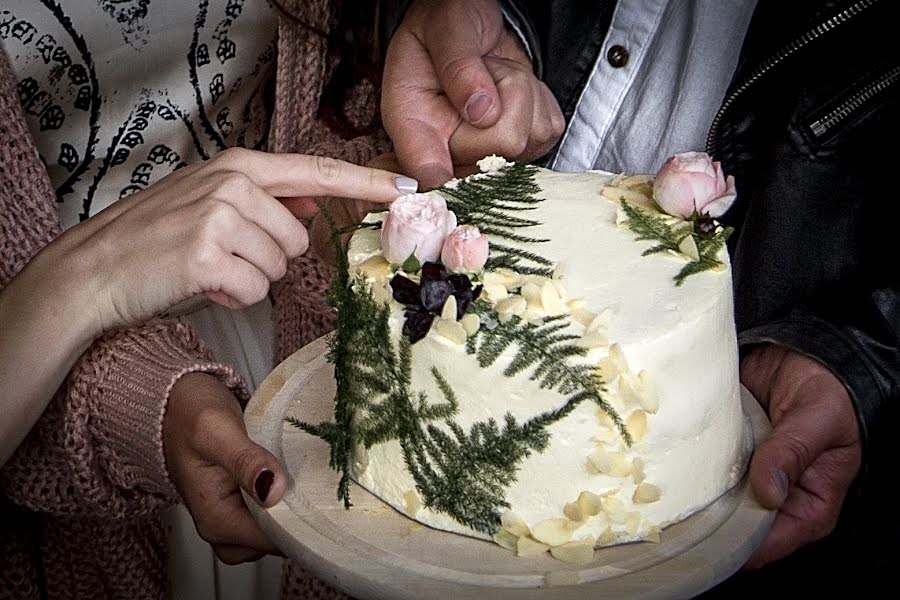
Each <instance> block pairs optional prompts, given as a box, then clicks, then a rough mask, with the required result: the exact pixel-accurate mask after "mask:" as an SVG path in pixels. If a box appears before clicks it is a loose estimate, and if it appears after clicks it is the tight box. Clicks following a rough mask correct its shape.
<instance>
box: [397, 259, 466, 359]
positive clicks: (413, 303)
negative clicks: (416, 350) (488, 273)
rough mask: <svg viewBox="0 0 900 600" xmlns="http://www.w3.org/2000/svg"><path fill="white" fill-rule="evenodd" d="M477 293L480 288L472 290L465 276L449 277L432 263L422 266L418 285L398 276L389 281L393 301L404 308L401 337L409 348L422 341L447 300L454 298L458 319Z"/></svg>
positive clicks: (436, 264) (444, 270)
mask: <svg viewBox="0 0 900 600" xmlns="http://www.w3.org/2000/svg"><path fill="white" fill-rule="evenodd" d="M481 290H482V286H481V285H478V286H476V287H475V288H474V289H473V288H472V281H471V280H470V279H469V277H468V276H467V275H462V274H456V275H451V274H450V273H448V272H447V269H446V268H444V266H443V265H442V264H440V263H434V262H426V263H425V264H424V265H422V271H421V273H420V283H416V282H415V281H412V280H411V279H408V278H407V277H404V276H403V275H399V274H398V275H394V276H393V277H392V278H391V291H392V293H393V297H394V300H396V301H397V302H399V303H400V304H403V305H404V306H405V307H406V310H405V311H404V313H403V316H404V317H406V321H405V322H404V323H403V334H404V335H405V336H407V337H408V338H409V341H410V342H411V343H413V344H414V343H416V342H418V341H419V340H421V339H422V338H423V337H425V335H426V334H427V333H428V330H429V329H430V328H431V324H432V323H433V322H434V317H435V316H436V315H439V314H440V313H441V311H442V310H443V308H444V304H445V303H446V302H447V299H448V298H449V297H450V296H453V297H454V298H456V318H457V319H460V318H462V316H463V315H464V314H465V313H466V309H468V308H469V305H471V304H472V302H473V301H474V300H475V299H476V298H478V296H479V295H480V294H481Z"/></svg>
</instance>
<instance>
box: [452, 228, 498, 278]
mask: <svg viewBox="0 0 900 600" xmlns="http://www.w3.org/2000/svg"><path fill="white" fill-rule="evenodd" d="M487 259H488V239H487V236H484V235H481V232H480V231H478V228H477V227H475V226H474V225H460V226H459V227H457V228H456V229H454V230H453V231H451V232H450V235H448V236H447V239H446V240H444V249H443V250H441V262H442V263H444V266H445V267H447V270H448V271H450V272H451V273H475V272H477V271H480V270H481V269H482V268H483V267H484V263H486V262H487Z"/></svg>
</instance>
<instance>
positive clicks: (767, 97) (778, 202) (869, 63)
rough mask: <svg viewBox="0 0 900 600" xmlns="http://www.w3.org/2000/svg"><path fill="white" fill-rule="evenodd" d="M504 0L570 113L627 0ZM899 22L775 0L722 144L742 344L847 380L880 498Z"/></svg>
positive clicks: (894, 260)
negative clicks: (620, 1)
mask: <svg viewBox="0 0 900 600" xmlns="http://www.w3.org/2000/svg"><path fill="white" fill-rule="evenodd" d="M504 7H505V9H506V14H507V17H508V18H510V19H511V20H512V21H514V22H515V23H516V25H517V27H518V29H519V30H520V32H521V33H523V34H524V36H525V37H526V39H527V41H528V43H529V46H530V50H531V51H532V53H533V57H534V62H535V68H536V71H537V73H538V74H539V75H541V76H542V78H543V79H544V81H545V82H547V84H548V85H549V87H550V88H551V90H552V91H553V92H554V94H555V95H556V97H557V99H558V100H559V102H560V106H561V107H562V108H563V112H564V114H565V115H566V118H567V120H568V118H569V117H571V115H572V112H573V110H574V108H575V103H576V102H577V100H578V95H579V93H580V91H581V88H582V87H583V85H584V84H585V82H586V80H587V77H588V75H589V74H590V71H591V69H592V67H593V65H594V64H595V62H596V60H597V59H598V52H599V50H600V48H601V47H602V45H603V41H604V37H605V33H606V29H607V28H608V25H609V21H610V18H611V15H612V8H613V7H614V3H613V2H610V1H609V0H504ZM898 23H900V2H897V1H896V0H854V1H841V2H825V1H813V0H790V1H788V2H784V1H779V0H759V3H758V4H757V8H756V11H755V13H754V17H753V20H752V22H751V25H750V28H749V30H748V33H747V36H746V38H745V41H744V45H743V49H742V58H741V61H740V64H739V67H738V69H737V72H736V73H735V75H734V78H733V82H732V85H731V87H730V91H729V92H728V94H727V95H726V99H725V101H724V102H723V104H722V107H721V109H720V110H719V112H718V114H717V115H716V117H715V120H714V122H713V125H712V128H711V130H710V132H709V136H708V142H707V148H706V149H707V151H708V152H709V153H710V154H711V155H712V156H713V157H714V158H716V159H717V160H721V161H722V164H723V167H724V170H725V172H726V173H729V174H732V175H734V176H735V178H736V180H737V181H738V182H739V188H738V189H739V195H738V200H737V202H736V204H735V205H734V207H733V208H732V209H731V210H730V211H729V212H728V213H727V214H726V215H725V216H724V218H723V220H724V221H726V222H727V223H729V224H731V225H733V226H735V228H736V232H735V234H734V235H733V236H732V238H731V240H730V246H729V249H730V251H731V254H732V263H733V269H734V280H735V307H736V318H737V323H738V330H739V336H740V342H741V345H742V347H743V348H746V347H747V345H749V344H753V343H758V342H762V341H767V340H769V341H774V342H778V343H780V344H784V345H787V346H790V347H792V348H794V349H796V350H798V351H800V352H802V353H804V354H807V355H810V356H812V357H815V358H816V359H818V360H819V361H820V362H822V363H824V364H825V365H827V366H828V367H829V368H830V369H831V370H832V371H833V372H834V373H835V374H836V375H837V377H839V378H840V379H841V381H843V382H844V384H845V385H846V386H847V389H848V390H849V391H850V395H851V397H852V399H853V402H854V403H855V406H856V410H857V414H858V416H859V420H860V424H861V428H862V432H863V436H864V474H865V476H864V477H863V478H861V481H862V482H863V485H862V486H861V487H859V486H858V487H857V488H855V490H854V495H856V494H858V493H860V490H861V489H862V490H867V493H866V496H868V497H869V499H873V498H875V499H877V498H880V497H881V493H882V491H883V489H884V488H882V485H881V484H882V483H883V482H884V481H886V480H887V479H888V478H893V473H896V472H897V467H896V465H897V462H896V460H894V459H895V458H896V457H897V455H898V452H897V450H896V445H895V444H893V443H892V442H893V440H892V439H891V437H892V429H893V427H894V426H896V425H898V424H900V421H898V419H897V403H898V400H900V350H898V348H900V197H898V196H900V195H898V192H897V190H898V187H900V185H898V182H900V152H898V151H897V149H896V148H897V144H898V134H900V44H898V37H900V31H898V30H897V26H898ZM604 60H605V58H604ZM551 157H552V154H551ZM895 179H896V180H895ZM895 236H896V237H895ZM885 475H886V476H887V477H884V476H885ZM858 483H860V482H859V481H858ZM854 501H858V499H857V498H854ZM867 505H868V506H871V504H869V503H868V502H867ZM894 510H896V509H894ZM887 514H888V513H885V514H884V516H885V518H887ZM896 529H897V528H896V527H895V528H894V530H895V532H896ZM892 535H895V536H896V533H894V534H892ZM897 537H900V536H897Z"/></svg>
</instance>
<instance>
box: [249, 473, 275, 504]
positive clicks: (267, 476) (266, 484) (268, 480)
mask: <svg viewBox="0 0 900 600" xmlns="http://www.w3.org/2000/svg"><path fill="white" fill-rule="evenodd" d="M274 482H275V473H273V472H272V471H270V470H269V469H263V470H262V471H260V472H259V475H257V476H256V481H255V482H254V483H253V487H254V489H255V490H256V497H257V498H259V501H260V502H265V501H266V498H267V497H268V496H269V490H271V489H272V484H273V483H274Z"/></svg>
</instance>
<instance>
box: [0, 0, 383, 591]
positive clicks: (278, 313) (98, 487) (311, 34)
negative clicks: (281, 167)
mask: <svg viewBox="0 0 900 600" xmlns="http://www.w3.org/2000/svg"><path fill="white" fill-rule="evenodd" d="M281 4H282V5H283V6H284V7H285V8H286V9H288V11H289V12H290V13H291V14H293V15H294V16H295V18H296V19H299V20H300V21H302V22H304V23H306V24H307V25H309V26H310V27H302V26H299V25H297V23H296V22H295V20H294V19H290V18H282V19H281V21H280V24H279V42H278V67H277V88H276V97H275V107H274V116H273V124H272V132H271V136H270V139H271V142H270V143H271V148H270V149H271V150H273V151H276V152H303V153H309V154H321V155H329V156H336V157H339V158H343V159H346V160H350V161H353V162H356V163H365V162H366V161H368V160H370V159H371V158H372V157H373V156H375V155H376V153H378V152H383V151H385V150H386V149H387V147H388V143H387V139H386V137H385V136H384V134H383V133H382V132H380V130H379V132H378V133H377V134H374V135H371V136H366V137H358V138H354V139H344V138H342V137H341V136H339V135H337V134H336V133H334V132H333V131H331V130H330V129H329V127H328V126H327V125H326V124H325V123H324V122H322V121H321V120H320V119H319V118H318V113H317V107H318V104H319V99H320V97H321V94H322V89H323V85H324V84H325V82H326V81H327V80H328V78H329V77H330V75H331V73H333V69H334V67H335V60H334V59H333V58H331V57H330V53H329V51H328V47H327V46H328V44H327V41H326V40H325V39H323V38H322V37H321V35H320V33H321V32H329V31H330V30H331V29H332V28H333V27H334V25H335V24H334V18H333V9H332V7H331V2H330V1H329V0H291V1H287V0H282V2H281ZM316 31H318V32H319V33H316ZM332 54H333V53H332ZM375 92H376V90H375V89H374V87H373V86H372V84H371V83H370V82H366V81H362V82H360V83H359V84H358V85H357V86H356V88H354V89H353V90H352V93H351V94H349V95H348V100H347V106H345V107H344V108H345V110H346V111H347V114H348V115H349V116H352V119H353V120H354V122H361V123H365V122H369V121H372V120H373V119H374V118H375V112H376V107H377V103H376V98H375V96H376V93H375ZM60 233H61V226H60V223H59V220H58V218H57V215H56V210H55V196H54V191H53V188H52V187H51V185H50V181H49V179H48V177H47V173H46V171H45V170H44V167H43V165H42V163H41V161H40V159H39V157H38V153H37V150H36V148H35V146H34V143H33V141H32V138H31V136H30V134H29V131H28V129H27V126H26V124H25V120H24V117H23V114H22V110H21V107H20V105H19V102H18V96H17V94H16V80H15V76H14V74H13V72H12V70H11V68H10V66H9V64H8V61H7V59H6V57H5V56H4V54H3V53H2V52H0V288H2V287H3V286H5V285H6V284H7V283H8V282H9V281H10V279H12V278H13V277H14V276H15V275H16V273H17V272H18V271H19V270H20V269H21V268H22V267H23V266H24V265H25V264H26V263H27V262H28V261H29V260H30V259H31V258H32V257H33V256H34V255H35V254H36V253H37V252H38V251H39V250H40V249H41V248H42V247H43V246H44V245H46V244H47V243H48V242H50V241H51V240H52V239H54V238H55V237H56V236H58V235H59V234H60ZM328 278H329V272H328V270H327V269H326V268H325V267H324V266H323V265H322V264H320V263H318V262H317V261H316V260H315V259H312V258H309V257H302V258H300V259H298V260H297V261H296V262H295V263H294V264H293V265H292V266H291V268H290V269H289V273H288V276H287V277H286V278H285V279H284V280H283V281H282V282H280V284H279V285H277V286H276V287H275V289H274V300H275V309H274V314H275V321H276V338H277V340H278V341H277V344H278V347H277V349H276V354H277V359H278V360H279V361H280V360H282V359H283V358H285V357H286V356H288V355H289V354H290V353H292V352H293V351H294V350H296V349H297V348H299V347H300V346H302V345H303V344H305V343H306V342H308V341H310V340H312V339H315V338H316V337H318V336H320V335H321V334H322V333H324V332H325V331H327V330H328V329H329V328H330V327H331V325H332V322H333V315H332V312H331V310H330V308H329V307H328V305H327V303H326V302H325V299H324V291H325V288H326V286H327V281H328ZM0 326H2V324H0ZM191 371H206V372H209V373H213V374H215V375H217V376H218V377H220V378H221V379H222V380H223V381H224V382H225V383H226V384H227V385H228V386H229V387H230V388H231V389H232V390H234V392H235V393H236V395H237V396H238V397H239V398H241V399H242V400H246V398H247V393H246V390H245V388H244V386H243V384H242V382H241V381H240V379H239V377H238V376H236V375H235V373H234V371H232V370H231V369H230V368H229V367H228V366H227V365H223V364H220V363H218V362H217V361H216V360H215V358H214V357H213V356H212V355H211V354H210V352H209V351H208V350H207V349H206V348H205V347H204V346H203V345H202V343H201V342H200V341H199V340H198V338H197V336H196V335H195V334H194V333H193V332H192V331H191V329H190V328H189V327H188V326H186V325H184V324H181V323H178V322H175V321H154V322H151V323H147V324H145V325H143V326H141V327H136V328H132V329H127V330H121V331H113V332H109V333H108V334H107V335H105V336H104V337H102V338H101V339H98V340H96V341H95V342H94V344H93V345H92V346H91V347H90V348H89V349H88V350H87V351H86V352H85V354H84V355H83V356H82V357H81V358H80V359H79V361H78V363H77V364H76V365H75V367H74V368H73V369H72V371H71V373H70V374H69V376H68V378H67V380H66V382H65V383H64V385H63V386H62V387H61V388H60V390H59V391H58V392H57V394H56V396H55V397H54V398H53V400H52V402H51V403H50V405H49V406H48V408H47V410H46V412H45V414H44V415H43V417H42V418H41V420H40V421H39V422H38V423H37V425H36V426H35V427H34V428H33V430H32V431H31V433H30V434H29V435H28V437H27V439H26V440H25V441H24V442H23V444H22V445H21V446H20V447H19V449H18V450H17V452H16V453H15V455H14V456H13V457H12V458H11V459H10V461H9V462H8V463H7V464H6V465H5V466H4V467H3V468H2V470H0V598H15V599H17V600H18V599H31V598H34V599H37V598H41V597H46V598H91V599H101V600H102V599H104V598H162V597H164V595H165V589H166V573H165V564H166V554H165V553H166V542H165V535H164V532H163V530H162V527H161V524H160V520H159V513H160V510H161V509H162V508H164V507H166V506H168V505H171V504H172V503H175V502H177V501H178V497H177V493H176V491H175V489H174V487H173V485H172V482H171V481H170V479H169V477H168V473H167V471H166V465H165V458H164V454H163V449H162V437H161V432H162V419H163V415H164V413H165V409H166V400H167V396H168V392H169V390H170V389H171V387H172V385H173V383H174V382H175V381H176V380H177V379H178V377H180V376H181V375H183V374H184V373H188V372H191ZM285 584H286V585H285V589H286V590H287V591H288V593H289V594H290V595H292V596H294V597H302V598H317V597H321V598H326V597H327V598H334V597H338V595H337V594H336V593H335V592H333V591H332V590H330V588H327V587H326V586H324V584H322V583H320V582H317V581H316V580H314V579H311V578H309V577H306V576H304V575H303V574H302V573H301V572H299V571H294V570H293V569H292V568H291V567H288V570H287V572H286V578H285Z"/></svg>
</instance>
